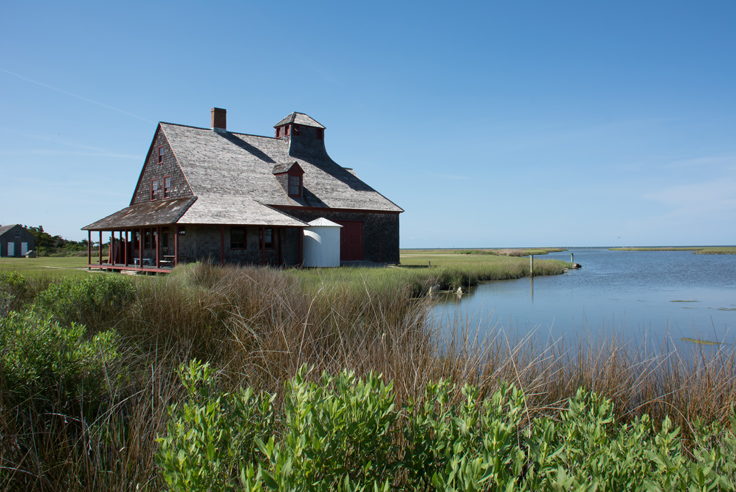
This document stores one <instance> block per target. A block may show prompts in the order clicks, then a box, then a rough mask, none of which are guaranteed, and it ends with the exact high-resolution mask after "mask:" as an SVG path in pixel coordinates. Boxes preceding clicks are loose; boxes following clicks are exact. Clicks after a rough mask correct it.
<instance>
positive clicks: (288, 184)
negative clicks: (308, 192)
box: [273, 161, 304, 198]
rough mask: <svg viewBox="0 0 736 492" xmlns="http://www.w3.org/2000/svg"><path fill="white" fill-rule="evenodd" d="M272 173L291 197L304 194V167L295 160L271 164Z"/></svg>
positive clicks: (298, 196)
mask: <svg viewBox="0 0 736 492" xmlns="http://www.w3.org/2000/svg"><path fill="white" fill-rule="evenodd" d="M273 175H274V176H276V179H277V180H278V182H279V184H281V187H282V188H283V189H284V191H285V192H286V193H287V194H288V195H289V196H290V197H291V198H301V197H302V196H303V195H304V179H303V178H304V169H302V167H301V166H300V165H299V163H298V162H296V161H290V162H284V163H280V164H276V165H275V166H273Z"/></svg>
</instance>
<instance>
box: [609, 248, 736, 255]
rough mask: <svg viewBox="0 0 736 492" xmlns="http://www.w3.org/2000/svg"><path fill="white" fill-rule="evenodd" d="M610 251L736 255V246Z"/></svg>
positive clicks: (616, 249)
mask: <svg viewBox="0 0 736 492" xmlns="http://www.w3.org/2000/svg"><path fill="white" fill-rule="evenodd" d="M608 249H609V250H610V251H692V252H693V253H695V254H696V255H736V246H646V247H627V248H608Z"/></svg>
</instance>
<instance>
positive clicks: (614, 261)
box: [431, 248, 736, 350]
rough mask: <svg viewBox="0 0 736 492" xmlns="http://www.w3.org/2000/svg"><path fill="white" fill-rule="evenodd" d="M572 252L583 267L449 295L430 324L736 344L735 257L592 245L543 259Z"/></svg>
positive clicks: (576, 337)
mask: <svg viewBox="0 0 736 492" xmlns="http://www.w3.org/2000/svg"><path fill="white" fill-rule="evenodd" d="M570 252H572V253H574V254H575V261H576V262H577V263H580V264H581V265H582V266H583V268H582V269H580V270H574V271H570V272H568V273H566V274H564V275H557V276H551V277H537V278H535V279H533V280H531V279H528V278H524V279H519V280H510V281H502V282H490V283H486V284H482V285H480V286H478V287H476V288H475V289H472V290H471V291H470V292H469V293H468V294H466V295H465V296H463V297H462V299H461V300H457V299H456V298H455V297H454V296H449V297H448V298H447V300H446V301H445V302H442V303H440V304H438V305H437V306H436V307H434V308H433V310H432V313H431V320H432V321H431V323H434V324H439V326H440V327H442V329H443V330H445V332H448V331H449V330H450V329H451V328H452V327H455V328H457V327H468V328H470V329H471V330H475V329H478V330H479V331H480V332H481V333H491V332H495V330H501V331H502V332H503V333H505V334H506V335H508V336H509V337H510V338H512V339H519V338H520V337H524V336H531V337H533V339H534V340H535V341H536V342H542V343H548V342H549V341H550V340H559V339H562V340H563V341H566V342H572V343H575V344H577V343H593V344H595V343H596V342H599V341H602V340H608V339H610V338H612V337H615V338H616V339H617V340H618V341H620V342H622V343H626V344H634V345H635V346H637V347H644V346H645V347H646V348H647V349H655V350H657V349H660V348H661V347H663V343H664V342H666V341H669V342H671V343H672V344H674V345H677V346H679V347H685V346H690V347H692V346H697V347H698V348H704V347H708V346H705V345H702V344H694V343H693V342H690V341H683V340H682V339H683V338H692V339H698V340H707V341H715V342H721V343H722V344H723V345H721V346H722V347H726V346H730V345H731V344H736V255H696V254H693V253H692V252H686V251H683V252H679V251H667V252H623V251H608V250H607V249H602V248H590V249H572V250H570V251H568V252H564V253H555V254H549V255H545V256H543V257H538V258H558V259H562V260H566V261H569V259H570ZM706 350H711V349H710V348H709V349H706Z"/></svg>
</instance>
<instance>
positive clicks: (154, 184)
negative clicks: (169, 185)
mask: <svg viewBox="0 0 736 492" xmlns="http://www.w3.org/2000/svg"><path fill="white" fill-rule="evenodd" d="M158 187H159V182H158V180H157V179H154V180H153V181H151V200H155V199H157V198H158Z"/></svg>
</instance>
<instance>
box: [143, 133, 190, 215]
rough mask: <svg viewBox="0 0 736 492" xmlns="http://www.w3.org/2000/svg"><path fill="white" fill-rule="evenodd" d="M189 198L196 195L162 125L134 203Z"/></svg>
mask: <svg viewBox="0 0 736 492" xmlns="http://www.w3.org/2000/svg"><path fill="white" fill-rule="evenodd" d="M167 185H168V186H167ZM188 196H192V189H191V187H190V186H189V183H188V182H187V179H186V176H185V175H184V172H183V171H182V169H181V167H180V166H179V162H178V161H177V159H176V155H175V154H174V151H173V149H172V147H171V145H170V143H169V140H168V139H167V138H166V134H165V133H164V131H163V129H162V128H161V125H160V124H159V125H158V127H157V128H156V132H155V133H154V135H153V141H152V142H151V146H150V147H149V149H148V153H147V154H146V160H145V162H144V163H143V168H142V169H141V173H140V175H139V176H138V183H137V184H136V186H135V191H134V192H133V197H132V198H131V200H130V204H131V205H134V204H136V203H144V202H149V201H152V200H153V201H155V200H163V199H169V198H183V197H188Z"/></svg>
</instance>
